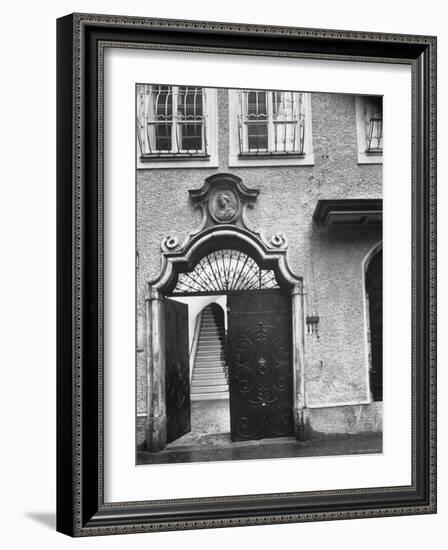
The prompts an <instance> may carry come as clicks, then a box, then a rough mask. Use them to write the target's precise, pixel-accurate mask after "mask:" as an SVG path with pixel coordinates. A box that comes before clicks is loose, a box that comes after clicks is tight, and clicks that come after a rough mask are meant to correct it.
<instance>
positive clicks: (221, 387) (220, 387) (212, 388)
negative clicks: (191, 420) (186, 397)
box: [191, 384, 229, 395]
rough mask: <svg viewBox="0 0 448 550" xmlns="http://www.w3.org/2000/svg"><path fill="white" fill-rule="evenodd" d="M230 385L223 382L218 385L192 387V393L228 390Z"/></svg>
mask: <svg viewBox="0 0 448 550" xmlns="http://www.w3.org/2000/svg"><path fill="white" fill-rule="evenodd" d="M228 391H229V386H228V385H227V384H221V385H217V386H210V385H208V386H197V387H195V388H192V389H191V395H197V394H200V393H211V392H228Z"/></svg>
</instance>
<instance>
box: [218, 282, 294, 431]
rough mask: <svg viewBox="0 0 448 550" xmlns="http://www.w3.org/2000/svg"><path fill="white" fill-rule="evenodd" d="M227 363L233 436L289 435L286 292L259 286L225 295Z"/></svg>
mask: <svg viewBox="0 0 448 550" xmlns="http://www.w3.org/2000/svg"><path fill="white" fill-rule="evenodd" d="M227 362H228V367H229V394H230V424H231V438H232V440H233V441H246V440H252V439H262V438H271V437H283V436H289V435H293V434H294V421H293V391H292V353H291V299H290V297H289V296H288V295H287V294H285V293H283V292H282V291H281V290H259V291H252V292H251V291H247V292H236V293H234V294H230V295H229V330H228V350H227Z"/></svg>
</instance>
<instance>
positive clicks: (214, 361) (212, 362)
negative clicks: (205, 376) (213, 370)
mask: <svg viewBox="0 0 448 550" xmlns="http://www.w3.org/2000/svg"><path fill="white" fill-rule="evenodd" d="M194 364H195V365H198V366H199V367H201V366H202V367H204V366H208V365H209V366H217V367H218V366H219V367H225V366H226V364H225V362H224V361H221V360H220V359H219V358H218V357H215V358H204V359H196V361H195V362H194Z"/></svg>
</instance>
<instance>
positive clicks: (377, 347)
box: [365, 248, 383, 401]
mask: <svg viewBox="0 0 448 550" xmlns="http://www.w3.org/2000/svg"><path fill="white" fill-rule="evenodd" d="M365 287H366V297H367V309H368V326H369V331H368V332H369V343H370V369H369V379H370V393H371V396H372V399H373V401H382V400H383V252H382V249H381V248H379V249H376V250H375V251H374V252H373V254H372V255H371V257H370V259H369V262H368V264H367V269H366V273H365Z"/></svg>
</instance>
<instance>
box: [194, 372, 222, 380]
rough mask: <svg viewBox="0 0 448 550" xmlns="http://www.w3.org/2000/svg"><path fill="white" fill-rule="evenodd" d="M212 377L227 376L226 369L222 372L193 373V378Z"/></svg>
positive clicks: (208, 378)
mask: <svg viewBox="0 0 448 550" xmlns="http://www.w3.org/2000/svg"><path fill="white" fill-rule="evenodd" d="M211 378H227V376H226V373H225V371H224V370H221V372H196V373H195V374H193V378H192V379H193V380H196V379H197V380H205V379H207V380H210V379H211Z"/></svg>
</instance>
